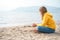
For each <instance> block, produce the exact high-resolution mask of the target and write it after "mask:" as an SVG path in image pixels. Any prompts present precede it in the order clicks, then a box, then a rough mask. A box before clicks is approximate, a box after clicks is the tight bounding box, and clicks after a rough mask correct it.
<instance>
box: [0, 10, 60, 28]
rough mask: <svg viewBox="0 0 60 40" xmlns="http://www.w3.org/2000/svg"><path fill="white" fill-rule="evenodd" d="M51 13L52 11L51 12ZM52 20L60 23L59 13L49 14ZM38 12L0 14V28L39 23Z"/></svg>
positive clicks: (2, 12)
mask: <svg viewBox="0 0 60 40" xmlns="http://www.w3.org/2000/svg"><path fill="white" fill-rule="evenodd" d="M52 11H53V10H52ZM51 13H52V15H53V18H54V20H55V21H56V23H57V22H60V13H58V12H51ZM41 21H42V20H41V14H40V12H36V13H35V12H13V11H8V12H7V11H1V12H0V27H11V26H18V25H32V24H33V23H41Z"/></svg>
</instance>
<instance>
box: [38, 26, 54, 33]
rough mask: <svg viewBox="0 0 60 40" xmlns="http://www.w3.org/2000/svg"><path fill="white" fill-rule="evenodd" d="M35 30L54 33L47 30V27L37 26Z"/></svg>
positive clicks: (51, 30) (49, 29)
mask: <svg viewBox="0 0 60 40" xmlns="http://www.w3.org/2000/svg"><path fill="white" fill-rule="evenodd" d="M37 30H38V31H39V32H43V33H54V32H55V30H53V29H51V28H48V27H44V26H38V27H37Z"/></svg>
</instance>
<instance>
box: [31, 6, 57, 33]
mask: <svg viewBox="0 0 60 40" xmlns="http://www.w3.org/2000/svg"><path fill="white" fill-rule="evenodd" d="M39 11H40V12H41V15H42V23H41V24H33V25H32V26H33V27H36V28H35V29H34V32H43V33H54V32H55V29H56V24H55V21H54V19H53V16H52V15H51V14H50V13H49V12H48V11H47V9H46V7H41V8H40V9H39Z"/></svg>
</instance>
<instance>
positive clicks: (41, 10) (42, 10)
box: [39, 6, 47, 15]
mask: <svg viewBox="0 0 60 40" xmlns="http://www.w3.org/2000/svg"><path fill="white" fill-rule="evenodd" d="M39 11H40V12H41V15H44V13H46V12H47V9H46V7H44V6H42V7H40V9H39Z"/></svg>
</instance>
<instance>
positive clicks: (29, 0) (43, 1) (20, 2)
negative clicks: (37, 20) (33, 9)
mask: <svg viewBox="0 0 60 40" xmlns="http://www.w3.org/2000/svg"><path fill="white" fill-rule="evenodd" d="M29 6H53V7H59V8H60V0H0V11H9V10H13V9H16V8H18V7H29Z"/></svg>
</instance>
